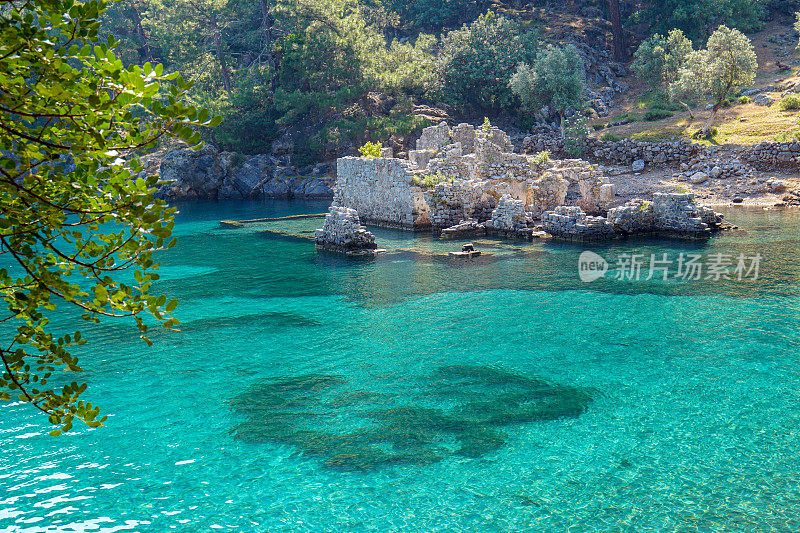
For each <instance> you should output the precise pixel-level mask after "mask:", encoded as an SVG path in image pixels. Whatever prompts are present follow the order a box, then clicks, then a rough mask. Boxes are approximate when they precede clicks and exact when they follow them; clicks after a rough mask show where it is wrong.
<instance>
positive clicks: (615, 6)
mask: <svg viewBox="0 0 800 533" xmlns="http://www.w3.org/2000/svg"><path fill="white" fill-rule="evenodd" d="M608 13H609V16H610V17H611V33H612V34H613V35H614V60H616V61H624V60H625V35H624V33H623V31H622V15H620V10H619V0H608Z"/></svg>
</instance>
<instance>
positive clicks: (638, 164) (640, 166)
mask: <svg viewBox="0 0 800 533" xmlns="http://www.w3.org/2000/svg"><path fill="white" fill-rule="evenodd" d="M631 170H633V171H634V172H641V171H643V170H644V159H637V160H636V161H634V162H633V163H631Z"/></svg>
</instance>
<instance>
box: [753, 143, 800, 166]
mask: <svg viewBox="0 0 800 533" xmlns="http://www.w3.org/2000/svg"><path fill="white" fill-rule="evenodd" d="M741 158H742V161H744V162H746V163H749V164H750V165H752V166H754V167H756V168H759V169H763V170H772V169H785V168H794V169H797V168H800V142H786V143H769V142H765V143H761V144H758V145H756V146H753V147H751V148H747V149H745V150H743V151H742V154H741Z"/></svg>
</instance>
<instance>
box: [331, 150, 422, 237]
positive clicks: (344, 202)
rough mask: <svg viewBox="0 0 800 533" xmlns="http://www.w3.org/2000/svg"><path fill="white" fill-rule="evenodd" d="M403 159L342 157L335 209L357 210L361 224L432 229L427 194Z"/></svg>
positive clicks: (409, 164)
mask: <svg viewBox="0 0 800 533" xmlns="http://www.w3.org/2000/svg"><path fill="white" fill-rule="evenodd" d="M415 174H416V173H415V172H414V170H413V168H412V166H411V163H410V162H408V161H405V160H402V159H394V158H385V157H379V158H374V159H365V158H361V157H342V158H340V159H339V160H338V162H337V169H336V176H337V177H336V186H335V194H334V198H333V205H334V206H338V207H347V208H350V209H355V210H356V211H357V212H358V215H359V217H360V218H361V221H362V222H365V223H368V224H373V225H376V226H388V227H398V228H404V229H412V230H413V229H425V228H428V227H430V217H429V209H428V205H427V203H426V202H425V197H424V192H423V190H422V189H421V188H420V187H416V186H414V185H413V179H414V176H415Z"/></svg>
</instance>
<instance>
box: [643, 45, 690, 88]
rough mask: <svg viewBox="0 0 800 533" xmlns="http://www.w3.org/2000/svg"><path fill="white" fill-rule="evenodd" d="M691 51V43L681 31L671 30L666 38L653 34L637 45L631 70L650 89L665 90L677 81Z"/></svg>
mask: <svg viewBox="0 0 800 533" xmlns="http://www.w3.org/2000/svg"><path fill="white" fill-rule="evenodd" d="M693 51H694V49H693V48H692V42H691V41H690V40H689V39H687V38H686V36H685V35H684V34H683V32H682V31H681V30H672V31H670V32H669V34H668V35H667V36H666V37H665V36H663V35H659V34H655V35H653V36H652V37H650V38H649V39H646V40H645V41H643V42H642V44H641V45H639V48H638V49H637V50H636V53H635V54H634V61H633V64H632V65H631V68H632V69H633V71H634V72H635V73H636V75H637V76H638V77H639V79H641V80H643V81H645V82H647V83H648V84H649V85H650V86H651V87H652V88H654V89H666V88H667V87H669V85H670V84H671V83H673V82H674V81H675V80H677V79H678V76H679V73H680V69H681V67H683V66H684V65H685V64H686V60H687V59H688V58H689V55H690V54H691V53H692V52H693Z"/></svg>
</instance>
